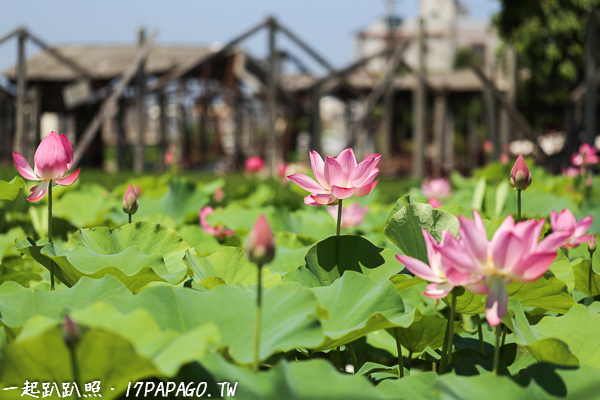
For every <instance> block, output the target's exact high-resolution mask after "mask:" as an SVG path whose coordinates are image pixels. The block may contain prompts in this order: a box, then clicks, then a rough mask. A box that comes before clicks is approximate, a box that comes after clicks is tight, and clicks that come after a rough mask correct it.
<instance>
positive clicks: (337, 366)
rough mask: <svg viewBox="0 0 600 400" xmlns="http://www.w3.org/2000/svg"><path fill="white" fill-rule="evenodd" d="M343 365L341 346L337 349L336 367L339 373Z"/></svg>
mask: <svg viewBox="0 0 600 400" xmlns="http://www.w3.org/2000/svg"><path fill="white" fill-rule="evenodd" d="M341 363H342V352H341V350H340V346H338V347H336V348H335V367H336V368H337V370H338V371H339V370H340V369H341Z"/></svg>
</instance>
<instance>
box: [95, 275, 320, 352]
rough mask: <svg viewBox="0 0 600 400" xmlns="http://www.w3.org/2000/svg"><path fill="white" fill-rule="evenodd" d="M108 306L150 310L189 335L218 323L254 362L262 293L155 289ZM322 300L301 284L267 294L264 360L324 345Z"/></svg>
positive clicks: (226, 340)
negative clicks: (257, 307) (258, 301)
mask: <svg viewBox="0 0 600 400" xmlns="http://www.w3.org/2000/svg"><path fill="white" fill-rule="evenodd" d="M106 302H107V303H109V304H111V305H112V306H113V307H115V308H116V309H118V310H119V311H120V312H122V313H129V312H131V311H133V310H135V309H145V310H147V311H149V312H150V313H151V314H152V316H153V318H154V319H155V320H156V322H157V323H158V325H159V326H160V328H161V329H163V330H166V329H172V330H174V331H176V332H179V333H186V332H188V331H190V330H192V329H194V328H196V327H197V326H199V325H201V324H204V323H206V322H209V321H212V322H213V323H214V324H215V325H216V326H217V327H218V329H219V330H220V331H221V333H222V339H221V342H220V343H219V344H220V345H224V346H228V347H229V349H230V355H231V357H232V358H233V359H235V360H236V361H238V362H240V363H245V364H249V363H250V362H252V360H253V339H252V338H253V335H254V333H253V332H254V331H253V329H254V313H255V303H256V294H255V293H254V292H253V291H248V290H246V289H243V288H240V287H236V286H226V285H224V286H217V287H215V288H214V289H212V290H210V291H208V292H198V291H195V290H190V289H187V288H175V287H168V286H159V287H152V288H149V289H145V290H143V291H141V292H140V293H139V294H137V295H135V296H134V297H132V298H127V299H122V298H117V297H112V298H110V299H107V300H106ZM316 308H317V300H316V299H315V297H314V295H313V294H312V292H311V291H310V290H299V287H298V286H297V285H277V286H275V287H274V288H272V289H270V290H265V291H264V296H263V307H262V315H263V318H262V324H261V346H260V359H261V360H264V359H266V358H267V357H269V356H270V355H271V354H274V353H276V352H280V351H288V350H291V349H294V348H301V347H309V348H310V347H314V346H317V345H318V344H319V343H321V342H322V341H323V334H322V331H321V326H320V323H319V321H318V320H317V317H316Z"/></svg>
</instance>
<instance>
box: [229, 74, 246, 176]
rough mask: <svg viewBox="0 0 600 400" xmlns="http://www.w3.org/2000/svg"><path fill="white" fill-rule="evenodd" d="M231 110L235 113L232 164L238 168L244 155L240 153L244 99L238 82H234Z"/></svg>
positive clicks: (240, 166) (242, 135)
mask: <svg viewBox="0 0 600 400" xmlns="http://www.w3.org/2000/svg"><path fill="white" fill-rule="evenodd" d="M232 110H233V112H234V114H235V116H234V118H235V131H234V133H233V146H234V147H233V164H234V169H235V170H236V171H237V170H240V169H241V168H242V165H243V160H244V156H243V153H242V148H243V146H244V145H243V137H244V125H245V124H244V99H243V98H242V91H241V89H240V83H239V82H237V83H236V89H235V95H234V99H233V104H232Z"/></svg>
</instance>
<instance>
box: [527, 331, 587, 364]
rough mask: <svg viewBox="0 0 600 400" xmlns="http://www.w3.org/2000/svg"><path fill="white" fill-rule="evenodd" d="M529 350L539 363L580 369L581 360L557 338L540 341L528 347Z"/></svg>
mask: <svg viewBox="0 0 600 400" xmlns="http://www.w3.org/2000/svg"><path fill="white" fill-rule="evenodd" d="M527 348H528V349H529V351H530V352H531V354H532V355H533V357H535V359H536V360H537V361H539V362H549V363H553V364H558V365H567V366H573V367H579V360H578V359H577V357H576V356H575V355H574V354H573V353H571V350H570V349H569V346H568V345H567V344H566V343H565V342H563V341H562V340H559V339H555V338H545V339H540V340H538V341H537V342H535V343H533V344H530V345H529V346H527Z"/></svg>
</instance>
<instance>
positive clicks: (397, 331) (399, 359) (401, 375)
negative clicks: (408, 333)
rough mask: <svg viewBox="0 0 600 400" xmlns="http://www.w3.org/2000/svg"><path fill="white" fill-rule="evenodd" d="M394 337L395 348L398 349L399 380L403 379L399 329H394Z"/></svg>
mask: <svg viewBox="0 0 600 400" xmlns="http://www.w3.org/2000/svg"><path fill="white" fill-rule="evenodd" d="M394 336H395V337H396V348H397V349H398V368H399V369H400V378H404V360H403V359H402V345H400V328H394Z"/></svg>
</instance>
